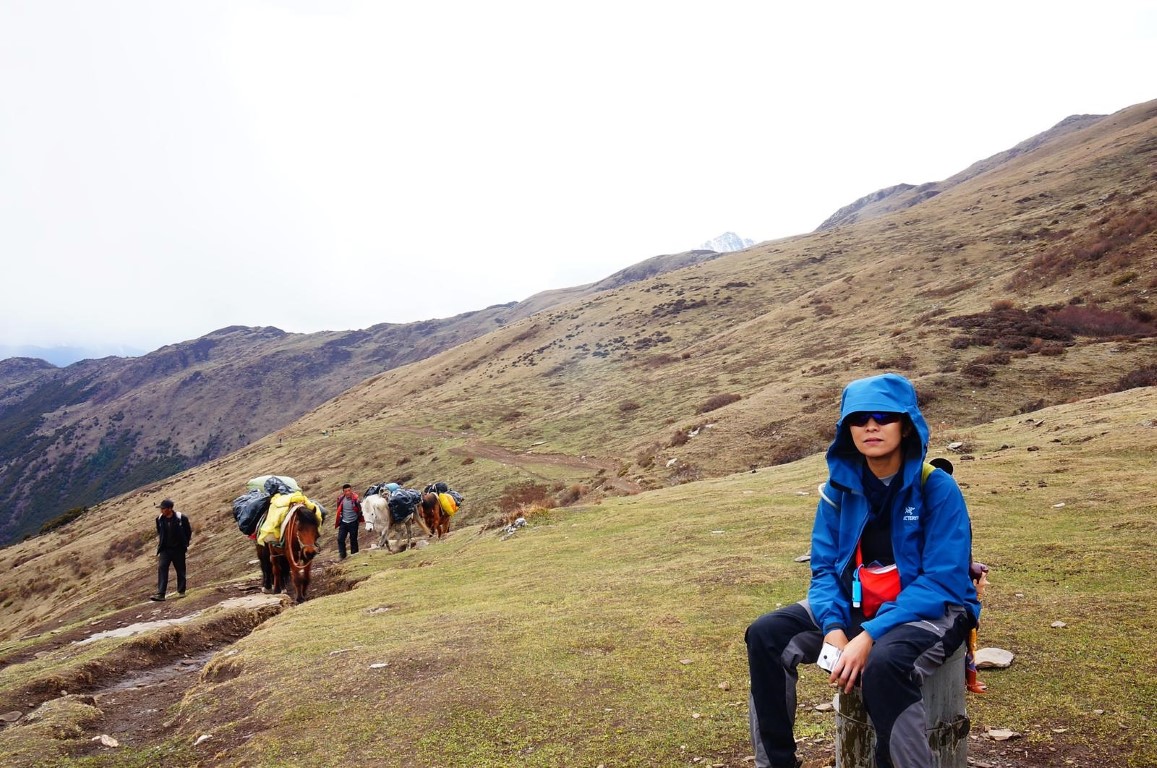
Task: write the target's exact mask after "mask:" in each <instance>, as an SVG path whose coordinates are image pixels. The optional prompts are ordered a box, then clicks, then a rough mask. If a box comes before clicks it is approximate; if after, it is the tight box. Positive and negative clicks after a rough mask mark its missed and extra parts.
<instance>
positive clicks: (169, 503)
mask: <svg viewBox="0 0 1157 768" xmlns="http://www.w3.org/2000/svg"><path fill="white" fill-rule="evenodd" d="M172 508H173V500H172V499H165V500H164V501H162V502H161V509H172Z"/></svg>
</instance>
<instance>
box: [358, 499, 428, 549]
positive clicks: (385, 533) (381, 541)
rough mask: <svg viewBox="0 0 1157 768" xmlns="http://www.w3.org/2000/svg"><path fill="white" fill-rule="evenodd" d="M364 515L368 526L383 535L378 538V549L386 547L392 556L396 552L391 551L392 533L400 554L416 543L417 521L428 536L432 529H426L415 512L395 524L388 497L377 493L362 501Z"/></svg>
mask: <svg viewBox="0 0 1157 768" xmlns="http://www.w3.org/2000/svg"><path fill="white" fill-rule="evenodd" d="M415 510H416V508H415ZM362 515H363V516H364V517H365V518H366V524H367V525H372V526H373V527H375V528H377V529H379V530H380V531H381V534H380V535H379V536H378V547H379V548H381V547H385V549H386V551H387V552H389V553H390V554H391V555H392V554H394V550H392V549H390V533H391V532H392V533H394V534H395V538H396V539H397V541H398V547H399V548H398V551H399V552H401V551H402V550H403V549H409V548H410V547H411V546H412V545H413V542H414V521H415V520H417V521H418V525H420V526H422V530H423V531H425V532H426V536H427V537H428V536H430V529H429V528H427V527H426V523H425V522H424V521H423V520H422V518H420V517H417V515H415V514H414V511H411V512H410V514H408V515H406V517H405V518H404V519H402V520H399V521H397V522H394V517H393V515H391V514H390V506H389V503H388V501H387V500H386V497H385V496H381V495H379V494H377V493H375V494H373V495H372V496H366V497H365V498H364V499H362ZM403 526H405V528H406V546H405V547H402V546H401V544H402V527H403Z"/></svg>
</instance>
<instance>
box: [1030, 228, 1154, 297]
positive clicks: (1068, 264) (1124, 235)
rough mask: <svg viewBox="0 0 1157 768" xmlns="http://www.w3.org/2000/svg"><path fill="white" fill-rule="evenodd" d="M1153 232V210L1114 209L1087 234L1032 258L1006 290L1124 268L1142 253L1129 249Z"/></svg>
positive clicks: (1132, 248) (1140, 250) (1086, 232)
mask: <svg viewBox="0 0 1157 768" xmlns="http://www.w3.org/2000/svg"><path fill="white" fill-rule="evenodd" d="M1074 210H1076V209H1075V208H1074ZM1154 230H1157V208H1142V209H1128V208H1125V207H1118V208H1117V209H1116V210H1114V211H1111V212H1109V213H1107V214H1105V215H1104V216H1102V217H1101V218H1100V219H1098V220H1097V222H1096V223H1095V224H1094V225H1093V226H1091V227H1089V228H1088V229H1087V230H1085V231H1083V232H1081V233H1080V234H1078V235H1076V236H1074V237H1070V238H1068V239H1067V240H1064V241H1061V242H1058V243H1057V244H1056V245H1054V246H1053V247H1052V248H1050V249H1048V250H1047V251H1045V252H1044V253H1041V254H1038V255H1037V256H1035V257H1034V258H1033V259H1032V260H1031V261H1030V262H1029V263H1028V264H1026V265H1025V266H1023V267H1021V268H1020V269H1019V270H1017V271H1016V273H1015V274H1014V275H1013V277H1012V279H1011V280H1010V281H1009V288H1011V289H1012V290H1016V291H1021V292H1023V291H1027V290H1031V289H1032V288H1033V287H1034V286H1036V285H1040V284H1044V283H1047V282H1048V281H1049V280H1055V279H1057V278H1061V277H1067V276H1069V275H1071V274H1073V272H1075V271H1077V270H1078V269H1081V270H1092V269H1094V268H1096V267H1097V266H1099V265H1101V264H1105V265H1107V266H1108V267H1109V268H1110V269H1119V268H1122V267H1125V266H1127V265H1129V264H1130V263H1131V262H1132V261H1133V259H1134V258H1135V257H1136V256H1137V255H1138V254H1139V253H1141V252H1143V249H1138V248H1135V247H1133V246H1134V243H1136V241H1137V240H1138V239H1140V238H1142V237H1144V236H1146V235H1148V234H1149V233H1151V232H1153V231H1154Z"/></svg>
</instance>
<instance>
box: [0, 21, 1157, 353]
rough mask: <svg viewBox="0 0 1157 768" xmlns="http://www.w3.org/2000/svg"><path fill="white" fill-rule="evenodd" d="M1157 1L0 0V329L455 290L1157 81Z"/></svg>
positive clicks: (804, 217) (868, 172)
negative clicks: (0, 303)
mask: <svg viewBox="0 0 1157 768" xmlns="http://www.w3.org/2000/svg"><path fill="white" fill-rule="evenodd" d="M1154 51H1157V2H1152V1H1148V2H1143V1H1141V0H1133V1H1126V0H1120V1H1118V0H1101V1H1100V2H1097V3H1090V2H1080V3H1076V2H1063V1H1062V2H1057V1H1056V0H1050V1H1049V2H1028V1H1021V2H1010V1H1009V0H1003V1H1002V2H986V1H983V0H979V1H978V0H974V1H973V2H969V3H939V2H929V1H928V0H921V1H920V2H885V1H883V0H881V1H878V2H863V0H856V1H855V2H810V3H803V2H772V0H760V1H758V2H754V1H753V2H729V1H728V0H703V2H698V3H689V2H680V1H677V0H662V1H657V2H641V1H640V2H631V0H615V1H612V2H602V1H601V0H583V1H582V2H551V1H550V0H535V1H528V2H508V1H505V0H486V2H479V1H478V0H460V1H457V0H455V1H444V2H437V1H436V0H413V1H412V2H385V1H382V2H355V1H354V0H316V1H312V0H282V1H281V2H274V1H273V0H228V2H224V1H214V0H188V1H186V2H178V1H177V0H138V1H135V2H134V1H132V0H99V2H98V1H97V0H76V2H62V1H61V0H27V1H26V2H25V1H23V0H0V258H2V259H3V262H2V266H3V269H2V271H0V280H2V283H0V284H2V285H3V286H4V291H3V293H4V299H3V303H4V306H3V312H0V344H39V345H44V346H53V345H64V344H71V345H95V344H127V345H132V346H136V347H140V348H143V349H154V348H156V347H158V346H161V345H163V344H169V343H174V342H177V341H181V340H185V339H192V338H196V337H198V336H201V335H203V334H205V333H208V332H209V331H212V330H215V329H217V328H220V327H223V326H226V325H275V326H278V327H280V328H283V329H285V330H288V331H300V332H310V331H317V330H323V329H349V328H364V327H367V326H370V325H373V324H375V323H380V322H409V321H413V320H421V319H426V318H430V317H444V316H449V315H453V314H457V313H458V312H463V311H466V310H470V309H480V308H482V307H484V306H487V305H490V304H496V303H500V302H506V301H514V300H520V299H524V298H526V297H528V296H530V295H531V294H533V293H536V292H538V291H541V290H545V289H548V288H560V287H564V286H570V285H578V284H582V283H587V282H591V281H593V280H597V279H599V278H601V277H604V276H606V275H608V274H610V273H612V272H614V271H616V270H618V269H621V268H623V267H626V266H628V265H630V264H634V263H636V262H638V261H642V260H643V259H646V258H649V257H651V256H654V255H657V254H661V253H674V252H678V251H684V250H688V249H690V248H694V247H697V246H698V245H700V244H701V243H703V242H705V241H707V240H709V239H711V238H713V237H715V236H717V235H719V234H722V233H723V232H725V231H729V230H730V231H734V232H736V233H738V234H739V235H740V236H742V237H748V238H752V239H754V240H756V241H760V240H768V239H772V238H777V237H783V236H787V235H792V234H799V233H801V232H806V231H810V230H812V229H814V228H815V227H816V226H817V225H819V223H820V222H821V221H823V220H824V219H825V218H827V217H828V216H829V215H830V214H831V213H833V212H834V211H835V210H836V209H838V208H839V207H841V206H843V205H846V204H847V203H850V202H851V201H853V200H854V199H856V198H858V197H860V196H862V195H865V194H867V193H869V192H872V191H874V190H876V189H879V188H882V187H886V186H890V185H892V184H896V183H900V182H907V183H913V184H916V183H922V182H926V181H935V180H939V179H943V178H945V177H947V176H950V175H951V174H953V173H955V172H956V171H959V170H961V169H963V168H965V167H966V166H968V165H970V164H971V163H972V162H974V161H976V160H980V159H982V158H984V157H987V156H989V155H991V154H994V153H996V152H998V151H1001V150H1003V149H1007V148H1009V147H1011V146H1012V145H1014V144H1016V143H1017V142H1019V141H1021V140H1022V139H1025V138H1028V137H1029V136H1031V135H1033V134H1035V133H1039V132H1040V131H1043V130H1046V129H1048V128H1050V127H1051V126H1053V125H1054V124H1056V123H1057V122H1059V121H1060V120H1062V119H1063V118H1065V117H1067V116H1068V115H1071V114H1078V113H1109V112H1115V111H1117V110H1119V109H1122V108H1125V107H1127V106H1131V105H1133V104H1136V103H1139V102H1143V101H1148V100H1150V99H1153V98H1157V85H1155V84H1154V83H1155V81H1154V77H1153V76H1154V73H1155V72H1157V68H1155V62H1157V58H1155V56H1157V55H1155V54H1154Z"/></svg>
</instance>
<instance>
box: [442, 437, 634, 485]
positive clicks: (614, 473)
mask: <svg viewBox="0 0 1157 768" xmlns="http://www.w3.org/2000/svg"><path fill="white" fill-rule="evenodd" d="M451 453H453V454H455V455H458V456H471V457H474V458H483V459H488V460H490V461H497V462H499V463H500V464H510V465H513V466H516V467H518V468H519V469H521V470H522V471H524V472H526V473H527V474H529V475H533V476H536V477H539V478H540V479H547V478H545V477H543V476H542V475H540V474H538V473H536V472H534V471H533V469H531V467H532V466H533V465H535V464H538V465H543V464H546V465H549V466H555V467H566V468H567V469H573V470H575V471H578V472H587V473H590V474H591V475H592V476H594V477H597V478H598V479H599V480H601V481H602V487H603V488H604V489H607V490H613V491H615V492H617V493H620V494H623V495H630V494H635V493H639V492H641V491H642V490H643V489H642V487H641V486H640V485H639V484H638V483H635V482H632V481H631V480H627V479H625V478H622V477H619V476H618V471H619V464H620V463H621V462H619V461H617V460H615V459H602V458H597V457H590V456H571V455H570V454H566V453H540V452H538V451H535V450H534V446H531V447H530V448H528V449H527V450H525V451H523V452H517V451H512V450H510V449H508V448H503V447H501V446H498V445H494V444H492V443H485V442H482V441H481V440H467V441H466V443H465V445H463V446H461V447H459V448H454V449H452V450H451Z"/></svg>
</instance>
